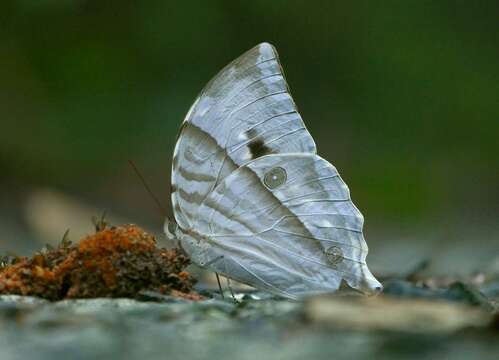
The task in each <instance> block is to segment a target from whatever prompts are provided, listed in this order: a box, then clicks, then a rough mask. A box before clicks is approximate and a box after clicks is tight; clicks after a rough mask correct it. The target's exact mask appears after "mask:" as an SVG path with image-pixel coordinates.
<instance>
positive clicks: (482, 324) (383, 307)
mask: <svg viewBox="0 0 499 360" xmlns="http://www.w3.org/2000/svg"><path fill="white" fill-rule="evenodd" d="M305 314H306V316H307V318H308V319H310V320H311V321H313V322H316V323H319V324H324V325H329V326H334V327H337V328H347V329H357V330H383V331H396V332H403V333H427V334H428V333H452V332H455V331H459V330H462V329H466V328H482V329H486V328H488V327H490V326H491V324H493V322H494V320H493V315H492V314H491V313H489V312H486V311H484V310H482V309H480V308H477V307H472V306H469V305H463V304H457V303H450V302H445V301H431V300H425V299H395V298H389V297H377V298H359V297H355V298H351V297H335V296H327V295H326V296H318V297H312V298H311V299H309V300H308V301H307V303H306V306H305Z"/></svg>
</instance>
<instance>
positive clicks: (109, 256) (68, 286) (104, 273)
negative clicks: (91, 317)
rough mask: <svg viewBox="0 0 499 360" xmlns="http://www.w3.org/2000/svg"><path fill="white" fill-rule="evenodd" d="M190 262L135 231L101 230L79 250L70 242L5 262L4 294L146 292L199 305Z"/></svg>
mask: <svg viewBox="0 0 499 360" xmlns="http://www.w3.org/2000/svg"><path fill="white" fill-rule="evenodd" d="M189 262H190V260H189V258H188V257H187V256H186V255H185V254H184V253H183V251H182V250H180V249H171V250H169V249H164V248H158V247H157V245H156V241H155V239H154V237H153V236H152V235H150V234H148V233H146V232H145V231H144V230H142V229H141V228H139V227H138V226H136V225H123V226H118V227H102V228H98V231H97V232H96V233H95V234H93V235H90V236H87V237H86V238H84V239H82V240H81V241H80V242H79V243H78V244H76V245H73V244H71V242H69V241H67V240H66V237H65V239H64V240H63V242H61V244H60V245H59V246H58V247H57V248H55V249H44V250H43V251H42V252H39V253H37V254H36V255H34V256H33V257H31V258H28V257H19V258H15V259H12V258H11V259H9V260H8V261H7V260H4V261H3V262H2V266H0V294H17V295H31V296H39V297H42V298H45V299H48V300H61V299H68V298H95V297H136V296H137V295H138V294H139V292H141V291H146V290H147V291H156V292H160V293H162V294H165V295H173V296H177V297H182V298H187V299H191V300H198V299H200V296H199V295H197V294H196V293H195V292H194V291H193V289H192V286H193V285H194V283H195V280H194V278H193V277H192V276H191V275H190V274H189V273H188V272H186V271H185V268H186V267H187V265H189Z"/></svg>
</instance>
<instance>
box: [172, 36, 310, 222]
mask: <svg viewBox="0 0 499 360" xmlns="http://www.w3.org/2000/svg"><path fill="white" fill-rule="evenodd" d="M295 152H306V153H315V144H314V141H313V139H312V137H311V136H310V134H309V132H308V131H307V130H306V128H305V125H304V124H303V121H302V119H301V117H300V115H299V113H298V112H297V109H296V106H295V104H294V102H293V99H292V98H291V95H290V94H289V90H288V86H287V84H286V81H285V79H284V76H283V73H282V70H281V65H280V63H279V59H278V56H277V52H276V51H275V49H274V48H273V47H272V46H271V45H269V44H260V45H258V46H256V47H255V48H253V49H251V50H250V51H248V52H247V53H245V54H243V55H242V56H241V57H239V58H238V59H236V60H235V61H234V62H232V63H231V64H229V65H228V66H227V67H225V68H224V69H223V70H222V71H221V72H220V73H219V74H218V75H217V76H216V77H215V78H214V79H213V80H212V81H210V83H208V85H207V86H206V87H205V89H204V90H203V91H202V92H201V94H200V95H199V97H198V99H197V100H196V101H195V103H194V105H193V106H192V108H191V110H190V111H189V113H188V114H187V117H186V119H185V120H184V123H183V124H182V129H181V132H180V136H179V139H178V141H177V145H176V146H175V152H174V157H173V169H172V202H173V205H174V209H175V217H176V219H177V222H178V223H179V225H181V226H184V227H192V226H195V223H196V219H197V217H198V216H197V208H198V206H199V204H200V203H201V202H202V200H203V199H205V198H206V196H207V195H208V194H209V192H210V191H211V190H213V188H214V187H215V186H216V185H217V184H218V183H220V182H221V181H222V180H223V179H224V178H225V177H226V176H228V175H229V174H230V173H232V172H233V171H234V170H235V169H237V168H238V167H239V166H241V165H244V164H246V163H247V162H249V161H251V160H253V159H255V158H258V157H261V156H264V155H267V154H280V153H295Z"/></svg>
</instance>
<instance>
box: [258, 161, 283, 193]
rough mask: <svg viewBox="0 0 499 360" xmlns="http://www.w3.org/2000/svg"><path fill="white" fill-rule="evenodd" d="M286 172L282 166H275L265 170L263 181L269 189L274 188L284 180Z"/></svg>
mask: <svg viewBox="0 0 499 360" xmlns="http://www.w3.org/2000/svg"><path fill="white" fill-rule="evenodd" d="M286 179H287V174H286V170H284V169H283V168H282V167H279V166H277V167H275V168H272V169H270V170H269V171H267V173H266V174H265V176H264V177H263V182H264V184H265V186H266V187H268V188H269V189H271V190H272V189H275V188H277V187H279V186H281V185H282V184H284V183H285V182H286Z"/></svg>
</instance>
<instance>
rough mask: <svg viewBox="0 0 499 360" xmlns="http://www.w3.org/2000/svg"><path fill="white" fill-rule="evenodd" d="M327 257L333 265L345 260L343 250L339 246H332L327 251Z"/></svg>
mask: <svg viewBox="0 0 499 360" xmlns="http://www.w3.org/2000/svg"><path fill="white" fill-rule="evenodd" d="M324 253H325V254H326V257H327V259H328V261H329V263H330V264H331V265H333V266H334V265H338V264H339V263H341V262H342V261H343V251H342V250H341V248H339V247H338V246H331V247H330V248H328V249H327V250H326V251H325V252H324Z"/></svg>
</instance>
